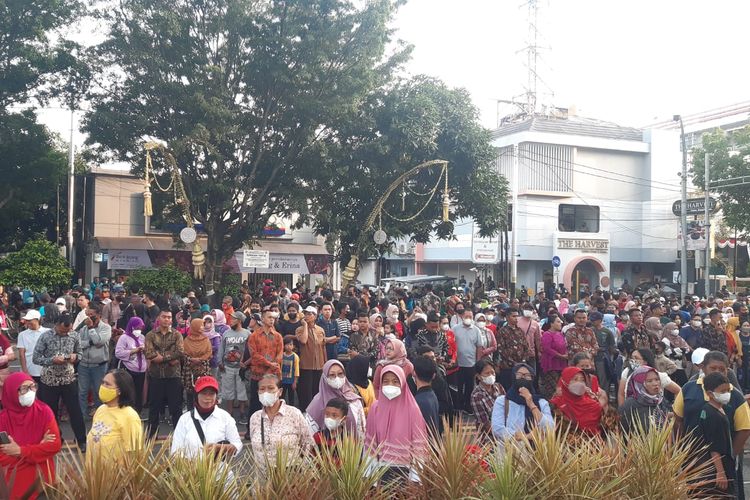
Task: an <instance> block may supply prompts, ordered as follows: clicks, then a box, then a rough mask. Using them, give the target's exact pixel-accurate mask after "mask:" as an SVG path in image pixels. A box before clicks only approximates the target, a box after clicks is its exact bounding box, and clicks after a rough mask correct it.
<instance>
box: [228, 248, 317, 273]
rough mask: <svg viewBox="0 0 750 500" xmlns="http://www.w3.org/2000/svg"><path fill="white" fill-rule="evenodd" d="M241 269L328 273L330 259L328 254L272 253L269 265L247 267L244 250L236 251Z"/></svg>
mask: <svg viewBox="0 0 750 500" xmlns="http://www.w3.org/2000/svg"><path fill="white" fill-rule="evenodd" d="M235 258H236V260H237V263H238V264H239V266H238V267H239V271H240V272H243V273H253V272H257V273H258V274H328V272H329V270H330V261H329V256H328V255H311V254H284V253H272V254H270V255H269V258H268V267H258V268H256V267H247V266H245V265H244V261H243V252H242V251H241V250H240V251H239V252H236V253H235Z"/></svg>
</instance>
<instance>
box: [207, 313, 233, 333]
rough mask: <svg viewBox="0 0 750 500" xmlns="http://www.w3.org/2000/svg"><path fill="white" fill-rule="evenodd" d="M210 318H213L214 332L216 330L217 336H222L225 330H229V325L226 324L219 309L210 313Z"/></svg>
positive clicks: (224, 317)
mask: <svg viewBox="0 0 750 500" xmlns="http://www.w3.org/2000/svg"><path fill="white" fill-rule="evenodd" d="M211 316H213V317H214V330H216V333H218V334H219V335H224V333H226V331H227V330H229V325H228V324H227V316H226V314H225V313H224V311H222V310H221V309H214V310H213V311H212V312H211Z"/></svg>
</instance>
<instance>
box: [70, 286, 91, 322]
mask: <svg viewBox="0 0 750 500" xmlns="http://www.w3.org/2000/svg"><path fill="white" fill-rule="evenodd" d="M76 303H77V304H78V307H79V308H80V309H81V310H80V311H78V315H77V316H76V319H75V321H73V330H78V327H79V326H81V325H82V324H83V322H84V321H86V319H87V318H88V316H87V315H86V311H87V309H88V308H89V298H88V297H87V296H86V294H85V293H82V294H81V295H79V296H78V299H76Z"/></svg>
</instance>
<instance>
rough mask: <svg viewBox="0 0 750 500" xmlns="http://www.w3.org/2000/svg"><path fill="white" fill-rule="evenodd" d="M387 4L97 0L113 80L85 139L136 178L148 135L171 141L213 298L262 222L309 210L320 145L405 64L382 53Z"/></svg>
mask: <svg viewBox="0 0 750 500" xmlns="http://www.w3.org/2000/svg"><path fill="white" fill-rule="evenodd" d="M395 3H396V2H393V1H390V0H374V1H368V2H358V1H354V0H286V1H282V0H263V1H255V2H251V1H248V0H202V1H197V0H169V1H167V0H122V1H121V2H119V3H118V4H117V5H115V6H112V5H111V4H107V8H108V10H106V11H105V13H104V14H105V16H106V19H108V20H109V23H110V28H111V31H110V34H109V37H108V40H107V41H106V42H105V43H104V44H103V45H102V46H101V47H100V50H101V57H102V61H103V62H104V63H106V64H108V67H109V68H110V69H111V71H109V73H108V81H109V82H111V83H110V84H109V85H107V86H106V88H105V89H103V91H102V92H101V93H100V94H99V95H97V96H95V98H94V99H93V102H92V112H91V113H90V114H89V115H88V117H87V120H86V124H85V128H86V131H87V132H88V133H89V134H90V136H89V137H90V138H89V141H90V143H91V145H92V147H95V148H96V149H97V150H98V151H99V152H101V153H102V154H103V155H109V156H110V157H112V158H115V159H117V160H120V161H123V160H124V161H129V162H130V163H131V165H132V167H133V170H134V171H135V172H140V171H141V170H140V169H142V163H143V138H144V136H150V137H153V138H157V139H160V140H163V141H165V142H166V143H167V146H168V148H169V149H170V150H171V151H172V152H173V154H174V156H175V158H176V160H177V163H178V165H179V168H180V170H181V173H182V177H183V181H184V184H185V188H186V191H187V194H188V197H189V198H190V200H191V202H192V207H193V216H194V217H195V218H196V219H197V220H198V221H199V222H201V223H202V224H203V226H204V228H205V230H206V232H207V235H208V249H207V273H206V281H207V285H208V286H209V288H213V287H215V286H218V282H219V280H220V273H221V265H222V263H223V262H224V261H225V260H226V259H228V258H229V257H231V255H232V254H233V252H234V251H235V250H236V249H238V248H241V247H242V245H243V244H245V243H252V241H253V240H255V239H256V238H257V237H258V236H259V235H260V234H261V231H262V229H263V227H264V226H265V225H266V224H267V223H268V220H269V219H270V218H271V217H272V216H274V215H278V214H281V215H286V214H290V213H293V212H301V213H303V214H304V213H305V212H306V211H307V210H308V205H307V193H306V191H307V190H306V189H305V187H306V186H307V185H308V184H309V182H310V181H311V179H314V178H315V176H316V174H317V172H315V171H314V170H313V169H312V168H311V165H313V164H315V162H316V158H317V156H318V155H319V154H320V147H319V145H318V144H319V143H321V142H322V141H324V140H325V139H327V138H329V137H332V136H334V135H335V134H336V133H337V131H338V130H339V129H342V128H346V127H348V126H349V124H350V123H351V121H352V120H354V119H356V118H357V116H358V113H359V112H358V109H359V108H360V106H361V105H362V103H363V102H364V101H365V100H366V99H367V97H368V95H369V94H370V93H371V92H372V91H373V90H374V89H377V88H379V87H381V86H382V85H384V84H385V83H386V82H387V81H388V80H389V79H390V75H391V73H392V71H393V68H394V67H395V66H396V65H397V64H398V62H399V61H400V60H402V58H403V57H404V54H405V52H406V51H405V50H402V49H397V50H396V51H395V52H393V53H392V54H390V55H388V54H387V53H386V47H387V46H388V44H389V42H391V32H390V31H389V29H388V27H387V23H388V22H389V20H390V19H391V17H392V15H393V13H394V9H395ZM157 167H158V168H160V169H162V171H163V168H164V165H163V164H160V165H158V166H157Z"/></svg>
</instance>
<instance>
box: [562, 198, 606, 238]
mask: <svg viewBox="0 0 750 500" xmlns="http://www.w3.org/2000/svg"><path fill="white" fill-rule="evenodd" d="M557 226H558V229H559V230H560V231H562V232H564V233H573V232H578V233H598V232H599V207H592V206H590V205H560V209H559V214H558V220H557Z"/></svg>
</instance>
